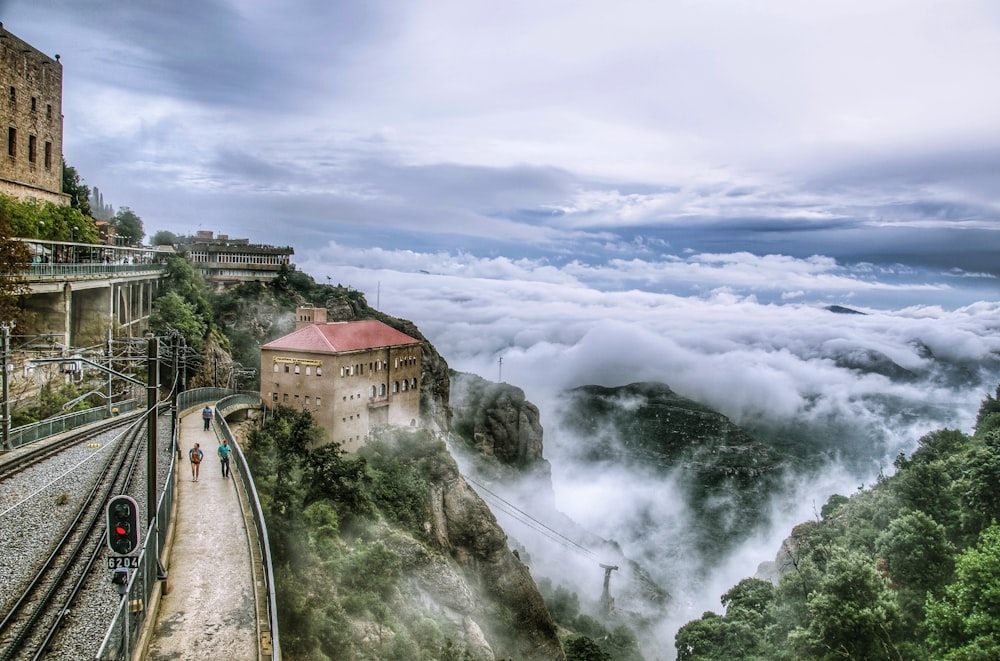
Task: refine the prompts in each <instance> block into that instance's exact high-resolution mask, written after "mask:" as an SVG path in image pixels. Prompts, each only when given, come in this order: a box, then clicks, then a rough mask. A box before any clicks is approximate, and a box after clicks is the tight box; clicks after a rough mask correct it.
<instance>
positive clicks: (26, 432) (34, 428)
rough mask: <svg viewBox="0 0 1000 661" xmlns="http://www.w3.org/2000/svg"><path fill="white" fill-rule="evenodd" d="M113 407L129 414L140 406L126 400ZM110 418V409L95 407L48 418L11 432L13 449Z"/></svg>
mask: <svg viewBox="0 0 1000 661" xmlns="http://www.w3.org/2000/svg"><path fill="white" fill-rule="evenodd" d="M112 406H113V407H115V408H117V409H118V413H128V412H129V411H134V410H135V409H136V407H137V406H139V401H138V400H136V399H126V400H124V401H121V402H114V403H113V404H112ZM107 417H108V407H107V406H106V405H105V406H95V407H94V408H89V409H87V410H85V411H76V412H74V413H67V414H65V415H58V416H55V417H54V418H46V419H45V420H39V421H38V422H32V423H31V424H28V425H21V426H20V427H15V428H13V429H11V430H10V446H11V448H19V447H21V446H22V445H27V444H28V443H33V442H35V441H37V440H39V439H42V438H46V437H48V436H54V435H56V434H62V433H63V432H67V431H70V430H72V429H76V428H77V427H81V426H83V425H87V424H90V423H91V422H97V421H99V420H104V419H105V418H107Z"/></svg>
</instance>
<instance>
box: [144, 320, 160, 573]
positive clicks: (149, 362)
mask: <svg viewBox="0 0 1000 661" xmlns="http://www.w3.org/2000/svg"><path fill="white" fill-rule="evenodd" d="M159 342H160V341H159V339H157V338H155V337H151V338H149V339H148V340H147V345H146V518H147V519H148V521H149V525H153V520H154V519H155V518H156V452H157V446H156V440H157V438H156V437H157V434H156V431H157V430H156V427H157V425H156V403H157V400H158V399H159V386H160V357H159V348H160V345H159ZM157 555H159V553H157Z"/></svg>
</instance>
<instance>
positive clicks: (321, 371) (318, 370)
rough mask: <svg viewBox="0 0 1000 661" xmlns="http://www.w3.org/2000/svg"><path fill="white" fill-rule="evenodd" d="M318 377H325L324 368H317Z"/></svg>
mask: <svg viewBox="0 0 1000 661" xmlns="http://www.w3.org/2000/svg"><path fill="white" fill-rule="evenodd" d="M316 376H323V368H322V367H317V368H316Z"/></svg>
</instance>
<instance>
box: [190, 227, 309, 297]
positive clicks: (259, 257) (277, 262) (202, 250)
mask: <svg viewBox="0 0 1000 661" xmlns="http://www.w3.org/2000/svg"><path fill="white" fill-rule="evenodd" d="M178 249H179V250H181V251H183V252H184V254H185V255H186V256H187V259H188V261H190V262H191V264H192V265H193V266H194V268H196V269H198V270H199V271H201V274H202V276H203V277H204V278H205V282H207V283H209V284H210V285H212V286H214V287H215V288H216V289H224V288H226V287H232V286H235V285H238V284H240V283H241V282H253V281H254V280H260V281H261V282H267V281H269V280H273V279H274V278H275V277H277V275H278V271H279V270H280V269H281V266H282V265H285V266H290V265H291V255H293V254H294V253H295V250H294V249H293V248H292V247H291V246H269V245H265V244H259V243H250V239H231V238H229V236H228V235H226V234H220V235H218V236H215V235H214V233H213V232H209V231H204V230H202V231H199V232H198V233H197V234H196V235H195V236H193V237H190V238H187V239H185V240H184V242H183V243H181V244H179V245H178Z"/></svg>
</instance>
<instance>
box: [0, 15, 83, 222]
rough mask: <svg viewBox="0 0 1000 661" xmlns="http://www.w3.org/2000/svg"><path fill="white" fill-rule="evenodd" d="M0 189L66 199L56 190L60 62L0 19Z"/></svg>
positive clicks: (19, 194)
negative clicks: (0, 141) (0, 151)
mask: <svg viewBox="0 0 1000 661" xmlns="http://www.w3.org/2000/svg"><path fill="white" fill-rule="evenodd" d="M0 113H2V114H0V121H2V122H3V123H2V125H0V130H2V131H3V132H4V133H5V134H6V138H7V149H6V154H5V155H4V156H3V157H0V193H3V194H6V195H10V196H11V197H15V198H17V199H21V200H26V199H31V198H35V199H38V200H42V201H46V202H53V203H55V204H60V205H66V204H69V196H68V195H66V194H65V193H63V192H62V142H63V116H62V65H61V64H60V63H59V56H58V55H56V58H55V59H52V58H51V57H48V56H47V55H45V54H43V53H41V52H40V51H38V50H36V49H35V48H33V47H32V46H30V45H29V44H28V43H26V42H24V41H22V40H21V39H18V38H17V37H15V36H14V35H13V34H11V33H10V32H8V31H7V29H6V28H4V27H3V23H0Z"/></svg>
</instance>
